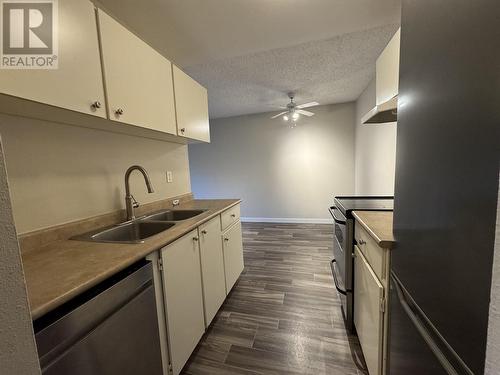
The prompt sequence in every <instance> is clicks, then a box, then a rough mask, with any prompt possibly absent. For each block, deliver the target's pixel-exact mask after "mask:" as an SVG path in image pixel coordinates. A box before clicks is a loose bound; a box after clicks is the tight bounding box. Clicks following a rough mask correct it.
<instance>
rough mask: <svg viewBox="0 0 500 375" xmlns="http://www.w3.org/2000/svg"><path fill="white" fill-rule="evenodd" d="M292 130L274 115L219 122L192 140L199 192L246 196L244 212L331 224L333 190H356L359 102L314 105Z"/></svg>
mask: <svg viewBox="0 0 500 375" xmlns="http://www.w3.org/2000/svg"><path fill="white" fill-rule="evenodd" d="M313 111H314V112H315V113H316V115H315V116H313V117H311V118H305V117H301V119H300V122H299V125H298V126H297V127H296V128H294V129H290V128H288V127H287V126H286V125H285V122H284V121H283V120H282V119H280V118H278V119H274V120H271V119H270V117H271V116H272V115H273V114H274V113H263V114H257V115H248V116H239V117H231V118H225V119H219V120H212V121H211V122H210V126H211V139H212V142H211V143H210V144H194V145H190V146H189V161H190V170H191V186H192V190H193V193H194V194H195V197H197V198H228V197H236V198H242V199H243V204H242V216H243V217H246V218H251V219H253V220H262V221H266V220H267V221H290V222H294V221H299V222H328V221H329V219H330V217H329V213H328V211H327V207H328V206H329V205H330V204H331V202H332V200H333V196H334V195H340V194H352V193H354V118H355V106H354V103H347V104H339V105H327V106H319V107H315V108H314V109H313Z"/></svg>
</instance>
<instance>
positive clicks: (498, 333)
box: [485, 187, 500, 375]
mask: <svg viewBox="0 0 500 375" xmlns="http://www.w3.org/2000/svg"><path fill="white" fill-rule="evenodd" d="M498 369H500V187H499V189H498V202H497V225H496V233H495V255H494V260H493V275H492V278H491V301H490V314H489V319H488V341H487V346H486V369H485V374H487V375H490V374H491V375H494V374H498Z"/></svg>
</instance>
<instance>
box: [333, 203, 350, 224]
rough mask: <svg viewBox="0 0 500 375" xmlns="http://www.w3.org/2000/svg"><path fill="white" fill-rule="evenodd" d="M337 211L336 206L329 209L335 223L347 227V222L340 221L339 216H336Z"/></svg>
mask: <svg viewBox="0 0 500 375" xmlns="http://www.w3.org/2000/svg"><path fill="white" fill-rule="evenodd" d="M335 210H338V208H337V207H335V206H332V207H329V208H328V211H330V215H332V217H333V221H335V222H336V223H337V224H341V225H346V224H347V222H346V221H345V220H342V219H339V218H338V217H337V216H335Z"/></svg>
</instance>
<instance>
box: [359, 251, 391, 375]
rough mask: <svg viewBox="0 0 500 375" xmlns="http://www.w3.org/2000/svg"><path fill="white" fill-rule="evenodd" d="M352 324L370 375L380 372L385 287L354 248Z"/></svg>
mask: <svg viewBox="0 0 500 375" xmlns="http://www.w3.org/2000/svg"><path fill="white" fill-rule="evenodd" d="M354 254H355V259H354V325H355V326H356V331H357V333H358V337H359V341H360V343H361V348H362V349H363V354H364V357H365V360H366V365H367V367H368V372H369V373H370V375H377V374H381V373H382V353H383V332H384V331H383V328H384V327H383V326H384V320H383V319H384V313H383V311H382V307H381V306H383V305H382V301H383V298H384V287H383V286H382V284H381V283H380V282H379V280H378V279H377V276H376V275H375V273H374V272H373V270H372V269H371V267H370V265H369V264H368V262H367V261H366V259H365V257H364V256H363V254H362V253H361V251H360V250H359V248H358V247H357V246H355V247H354Z"/></svg>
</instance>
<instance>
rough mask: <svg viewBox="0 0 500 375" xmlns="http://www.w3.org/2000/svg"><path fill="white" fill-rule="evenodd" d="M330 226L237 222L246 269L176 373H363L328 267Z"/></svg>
mask: <svg viewBox="0 0 500 375" xmlns="http://www.w3.org/2000/svg"><path fill="white" fill-rule="evenodd" d="M332 245H333V228H332V226H331V225H316V224H307V225H306V224H260V223H245V224H243V246H244V257H245V270H244V271H243V273H242V275H241V277H240V279H239V280H238V282H237V284H236V285H235V286H234V288H233V290H232V292H231V293H230V295H229V296H228V298H227V300H226V302H225V303H224V305H223V306H222V307H221V309H220V311H219V313H218V314H217V316H216V317H215V318H214V321H213V322H212V324H211V326H210V327H209V329H208V330H207V332H206V334H205V336H204V337H203V338H202V340H201V341H200V343H199V344H198V347H197V348H196V349H195V351H194V353H193V354H192V356H191V358H190V359H189V361H188V363H187V364H186V366H185V368H184V372H183V374H191V375H199V374H200V375H201V374H221V375H225V374H244V375H252V374H355V375H359V374H366V370H364V368H365V367H366V365H365V363H364V360H363V357H362V354H361V349H360V346H359V341H358V339H357V337H356V336H353V335H348V334H347V333H346V330H345V328H344V322H343V319H342V312H341V309H340V300H339V299H338V296H337V294H336V291H335V288H334V285H333V280H332V276H331V272H330V266H329V261H330V260H331V257H332Z"/></svg>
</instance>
